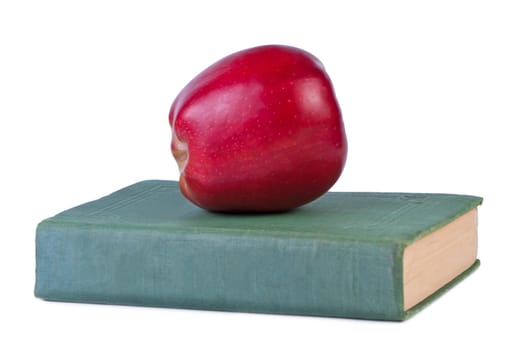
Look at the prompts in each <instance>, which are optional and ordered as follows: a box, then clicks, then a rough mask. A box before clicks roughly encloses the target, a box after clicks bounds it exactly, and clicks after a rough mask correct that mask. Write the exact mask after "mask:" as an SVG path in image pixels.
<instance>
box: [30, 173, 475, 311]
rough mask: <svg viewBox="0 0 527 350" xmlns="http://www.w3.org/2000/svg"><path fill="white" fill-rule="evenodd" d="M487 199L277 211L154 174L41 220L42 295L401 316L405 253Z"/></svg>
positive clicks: (358, 199)
mask: <svg viewBox="0 0 527 350" xmlns="http://www.w3.org/2000/svg"><path fill="white" fill-rule="evenodd" d="M481 201H482V199H481V198H479V197H474V196H465V195H451V194H423V193H420V194H412V193H354V192H350V193H335V192H330V193H327V194H326V195H324V196H323V197H321V198H320V199H318V200H316V201H315V202H312V203H310V204H308V205H306V206H304V207H301V208H299V209H296V210H292V211H289V212H285V213H276V214H219V213H211V212H208V211H205V210H202V209H200V208H197V207H195V206H194V205H192V204H191V203H189V202H188V201H187V200H186V199H185V198H184V197H183V196H182V195H181V193H180V192H179V186H178V183H177V182H174V181H162V180H148V181H143V182H139V183H136V184H134V185H131V186H129V187H126V188H124V189H122V190H119V191H117V192H114V193H112V194H110V195H109V196H106V197H103V198H101V199H98V200H95V201H93V202H89V203H86V204H83V205H80V206H78V207H75V208H72V209H69V210H66V211H64V212H62V213H60V214H58V215H56V216H54V217H51V218H49V219H46V220H44V221H42V222H41V223H40V224H39V225H38V227H37V235H36V284H35V295H36V296H37V297H40V298H43V299H47V300H57V301H74V302H87V303H104V304H125V305H146V306H163V307H179V308H195V309H209V310H226V311H244V312H262V313H283V314H297V315H319V316H334V317H353V318H366V319H381V320H403V319H405V318H407V317H408V316H410V315H412V314H413V313H415V311H416V310H419V309H420V308H422V307H423V306H424V305H426V304H427V303H429V302H430V301H431V300H432V299H433V298H434V297H436V296H437V295H439V294H441V293H442V292H443V291H444V290H446V289H448V288H449V287H451V285H453V284H455V283H456V282H457V281H458V280H459V279H461V278H462V277H463V276H464V275H465V274H468V273H469V272H471V271H472V270H474V269H475V268H476V267H477V266H478V265H479V261H476V262H475V264H474V265H473V266H472V267H471V268H470V269H468V270H467V271H466V272H465V273H464V274H462V275H461V276H459V277H458V278H456V279H455V280H454V281H452V282H451V283H450V284H449V285H447V286H445V287H444V288H442V289H441V290H439V291H438V292H437V293H435V294H434V295H432V296H431V297H429V298H428V299H427V300H425V301H423V302H422V303H421V304H419V305H417V306H415V307H414V308H412V309H411V310H408V311H406V312H405V311H404V310H403V295H402V293H403V292H402V283H403V282H402V254H403V250H404V248H405V247H406V246H407V245H408V244H410V243H412V242H413V241H415V240H416V239H418V238H419V237H421V236H423V235H425V234H427V233H429V232H431V231H434V230H435V229H437V228H439V227H441V226H443V225H445V224H447V223H448V222H450V221H452V220H453V219H455V218H457V217H459V216H461V215H462V214H464V213H466V212H467V211H469V210H471V209H473V208H475V207H476V206H478V205H479V204H480V203H481Z"/></svg>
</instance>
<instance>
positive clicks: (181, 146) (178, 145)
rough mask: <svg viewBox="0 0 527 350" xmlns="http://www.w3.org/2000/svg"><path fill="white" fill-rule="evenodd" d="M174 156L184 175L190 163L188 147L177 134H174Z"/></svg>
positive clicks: (180, 171)
mask: <svg viewBox="0 0 527 350" xmlns="http://www.w3.org/2000/svg"><path fill="white" fill-rule="evenodd" d="M172 155H173V156H174V158H175V159H176V162H177V165H178V168H179V173H180V174H182V173H183V171H184V170H185V166H186V165H187V161H188V145H187V143H186V142H183V141H181V140H180V139H179V138H178V137H177V136H176V133H173V134H172Z"/></svg>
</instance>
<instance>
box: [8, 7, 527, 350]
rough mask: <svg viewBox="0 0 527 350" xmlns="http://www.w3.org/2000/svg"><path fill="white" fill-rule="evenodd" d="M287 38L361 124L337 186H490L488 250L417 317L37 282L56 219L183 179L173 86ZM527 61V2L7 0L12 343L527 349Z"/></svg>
mask: <svg viewBox="0 0 527 350" xmlns="http://www.w3.org/2000/svg"><path fill="white" fill-rule="evenodd" d="M345 4H346V5H345ZM269 43H278V44H288V45H294V46H298V47H301V48H304V49H306V50H308V51H310V52H312V53H313V54H315V55H316V56H318V57H319V58H320V59H321V61H322V62H323V63H324V65H325V66H326V69H327V71H328V73H329V74H330V76H331V77H332V80H333V83H334V86H335V89H336V91H337V95H338V98H339V101H340V104H341V107H342V111H343V114H344V118H345V125H346V131H347V135H348V140H349V155H348V161H347V164H346V169H345V172H344V174H343V175H342V177H341V178H340V180H339V181H338V183H337V184H336V185H335V187H334V188H333V190H339V191H415V192H451V193H466V194H474V195H479V196H483V197H484V198H485V201H484V205H483V206H482V207H481V210H480V252H479V256H480V258H481V260H482V266H481V268H480V269H479V270H478V271H477V272H476V273H475V274H474V275H472V276H470V277H469V278H468V279H467V280H466V281H465V282H463V283H462V284H460V285H459V286H457V287H456V288H455V289H454V290H452V291H451V292H450V293H448V294H447V295H445V296H444V297H443V298H441V299H440V300H438V301H437V302H435V303H434V304H432V305H431V306H430V307H428V308H427V309H425V310H424V311H423V312H421V313H420V314H418V315H417V316H415V317H414V318H412V319H410V320H409V321H407V322H404V323H393V322H388V323H386V322H372V321H358V320H346V319H332V318H316V317H294V316H273V315H257V314H256V315H255V314H238V313H222V312H204V311H185V310H173V309H155V308H140V307H120V306H97V305H82V304H67V303H50V302H44V301H41V300H38V299H36V298H34V297H33V283H34V233H35V227H36V225H37V223H38V222H39V221H40V220H42V219H44V218H46V217H49V216H52V215H54V214H56V213H58V212H59V211H62V210H64V209H67V208H69V207H71V206H74V205H77V204H80V203H82V202H85V201H88V200H92V199H96V198H98V197H100V196H102V195H105V194H107V193H109V192H111V191H114V190H116V189H118V188H120V187H123V186H126V185H129V184H131V183H133V182H135V181H139V180H143V179H152V178H154V179H155V178H157V179H174V180H175V179H177V177H178V172H177V167H176V164H175V161H174V160H173V159H172V156H171V154H170V150H169V143H170V129H169V126H168V110H169V107H170V104H171V103H172V100H173V99H174V98H175V96H176V95H177V93H178V92H179V90H180V89H181V88H182V87H183V86H184V85H185V84H186V83H187V82H188V81H189V80H190V79H191V78H192V77H193V76H194V75H195V74H197V73H198V72H200V71H201V70H202V69H204V68H205V67H206V66H208V65H209V64H211V63H212V62H214V61H216V60H217V59H219V58H221V57H223V56H225V55H227V54H229V53H231V52H234V51H237V50H240V49H244V48H248V47H252V46H257V45H261V44H269ZM526 67H527V11H526V5H525V2H522V1H463V0H457V1H374V0H372V1H363V2H357V1H353V2H345V1H341V2H337V1H329V0H318V1H301V2H300V1H299V2H294V1H286V0H281V1H270V0H268V1H259V2H251V1H245V2H244V1H228V0H222V1H171V2H169V1H167V2H161V1H144V2H138V1H126V2H125V1H122V2H118V1H89V2H88V1H86V2H80V1H52V0H49V1H2V3H1V5H0V152H1V158H0V160H1V164H2V165H1V170H0V174H1V181H0V186H1V188H0V198H1V204H2V207H1V216H0V217H1V219H2V220H1V223H2V229H1V232H0V259H1V262H0V280H1V285H0V293H1V295H0V321H1V322H2V325H1V328H0V334H1V335H0V348H5V349H10V348H36V347H37V346H38V347H39V348H43V349H48V348H49V349H51V348H53V349H66V348H68V349H69V348H76V349H105V348H118V349H121V348H128V349H130V348H152V349H154V348H155V349H165V348H194V347H205V348H262V349H264V348H265V349H269V348H286V347H288V348H301V347H302V348H330V347H333V348H346V347H347V348H360V347H361V346H364V345H367V346H368V347H370V348H380V347H381V346H385V347H386V346H388V347H395V348H399V347H400V348H402V347H404V348H407V349H413V348H423V347H426V348H431V349H433V348H438V349H439V348H441V349H443V348H446V347H451V348H460V347H461V345H464V346H468V347H470V348H471V349H472V348H476V347H480V348H482V347H483V346H485V347H486V346H492V347H499V348H503V349H506V348H510V349H512V348H523V349H525V348H526V346H527V344H526V340H525V335H524V334H522V333H524V332H525V330H526V321H525V315H526V313H527V307H526V301H525V300H526V295H527V288H526V287H525V280H526V276H525V275H526V274H525V267H526V263H525V246H526V244H527V239H526V236H527V232H526V231H527V230H526V227H525V219H524V217H525V202H524V198H525V197H526V196H527V189H526V186H525V180H526V179H527V171H526V166H525V163H526V159H525V158H526V156H525V150H526V149H527V147H526V146H527V142H526V141H525V135H526V131H527V127H526V124H525V123H524V119H526V117H527V68H526ZM2 343H5V344H2ZM8 344H9V345H8Z"/></svg>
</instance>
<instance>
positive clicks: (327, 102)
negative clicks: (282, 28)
mask: <svg viewBox="0 0 527 350" xmlns="http://www.w3.org/2000/svg"><path fill="white" fill-rule="evenodd" d="M169 122H170V125H171V127H172V145H171V148H172V153H173V155H174V157H175V158H176V160H177V162H178V165H179V169H180V188H181V191H182V193H183V194H184V196H185V197H187V199H189V200H190V201H191V202H192V203H194V204H196V205H197V206H199V207H202V208H204V209H207V210H211V211H219V212H279V211H286V210H289V209H292V208H296V207H299V206H302V205H304V204H306V203H308V202H311V201H313V200H315V199H316V198H318V197H320V196H321V195H323V194H324V193H326V192H327V191H328V190H329V189H330V188H331V186H333V184H334V183H335V182H336V181H337V179H338V178H339V176H340V174H341V173H342V170H343V168H344V164H345V161H346V154H347V142H346V134H345V131H344V124H343V121H342V115H341V111H340V108H339V105H338V103H337V99H336V97H335V92H334V90H333V86H332V84H331V81H330V79H329V76H328V75H327V74H326V72H325V70H324V67H323V65H322V64H321V62H320V61H319V60H318V59H317V58H316V57H314V56H313V55H311V54H310V53H308V52H306V51H303V50H301V49H298V48H295V47H290V46H281V45H267V46H260V47H254V48H250V49H247V50H243V51H240V52H237V53H234V54H231V55H229V56H227V57H225V58H223V59H221V60H219V61H218V62H216V63H214V64H213V65H211V66H210V67H208V68H207V69H205V70H204V71H203V72H201V73H200V74H199V75H197V76H196V77H195V78H194V79H193V80H192V81H190V82H189V83H188V84H187V85H186V86H185V87H184V88H183V90H182V91H181V92H180V93H179V95H178V96H177V97H176V99H175V100H174V103H173V104H172V107H171V109H170V114H169Z"/></svg>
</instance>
